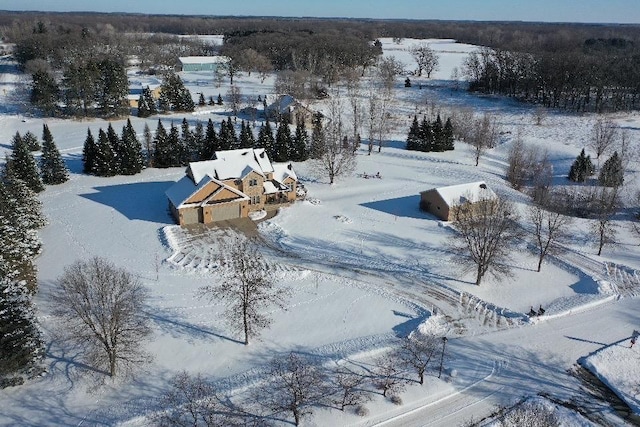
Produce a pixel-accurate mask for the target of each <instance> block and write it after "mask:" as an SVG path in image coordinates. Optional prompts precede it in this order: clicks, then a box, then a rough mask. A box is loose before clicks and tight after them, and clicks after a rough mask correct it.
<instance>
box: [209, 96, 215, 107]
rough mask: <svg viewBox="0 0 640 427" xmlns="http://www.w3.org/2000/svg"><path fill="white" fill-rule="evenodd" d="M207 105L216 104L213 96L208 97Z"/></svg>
mask: <svg viewBox="0 0 640 427" xmlns="http://www.w3.org/2000/svg"><path fill="white" fill-rule="evenodd" d="M209 105H216V101H214V100H213V96H210V97H209Z"/></svg>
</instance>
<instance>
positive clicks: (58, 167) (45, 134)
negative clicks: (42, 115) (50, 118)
mask: <svg viewBox="0 0 640 427" xmlns="http://www.w3.org/2000/svg"><path fill="white" fill-rule="evenodd" d="M42 141H43V142H42V157H40V173H41V174H42V182H43V183H44V184H53V185H55V184H62V183H63V182H66V181H67V180H68V179H69V170H68V169H67V167H66V165H65V164H64V160H62V157H61V156H60V152H59V151H58V148H57V147H56V144H55V142H53V135H51V132H50V131H49V126H47V125H46V124H44V125H43V126H42Z"/></svg>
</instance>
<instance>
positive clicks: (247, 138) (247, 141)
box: [240, 120, 256, 148]
mask: <svg viewBox="0 0 640 427" xmlns="http://www.w3.org/2000/svg"><path fill="white" fill-rule="evenodd" d="M255 142H256V141H255V138H254V137H253V132H252V131H251V125H250V124H249V123H245V122H244V120H243V121H242V122H241V123H240V148H253V146H254V145H255Z"/></svg>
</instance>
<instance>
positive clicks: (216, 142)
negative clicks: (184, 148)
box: [199, 119, 220, 160]
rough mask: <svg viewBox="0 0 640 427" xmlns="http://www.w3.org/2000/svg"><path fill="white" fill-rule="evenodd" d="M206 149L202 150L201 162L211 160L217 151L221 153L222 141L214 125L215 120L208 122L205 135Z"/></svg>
mask: <svg viewBox="0 0 640 427" xmlns="http://www.w3.org/2000/svg"><path fill="white" fill-rule="evenodd" d="M204 140H205V142H204V149H203V150H202V153H201V157H200V159H199V160H211V159H213V155H214V153H215V152H216V151H220V139H219V138H218V134H217V133H216V128H215V126H214V125H213V120H211V119H209V121H208V122H207V131H206V132H205V135H204Z"/></svg>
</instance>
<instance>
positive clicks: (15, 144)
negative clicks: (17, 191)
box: [11, 132, 44, 193]
mask: <svg viewBox="0 0 640 427" xmlns="http://www.w3.org/2000/svg"><path fill="white" fill-rule="evenodd" d="M11 145H12V147H11V148H12V149H13V152H12V153H11V169H12V173H14V174H15V176H16V178H18V179H20V180H22V181H24V183H25V184H26V185H27V186H28V187H29V188H30V189H31V190H33V191H34V192H36V193H39V192H41V191H42V190H44V186H43V185H42V181H41V180H40V173H39V172H38V166H37V165H36V160H35V159H34V158H33V154H31V151H29V148H28V147H27V145H26V144H25V143H24V141H23V139H22V137H21V136H20V134H19V133H18V132H16V134H15V136H14V137H13V141H12V144H11Z"/></svg>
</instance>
